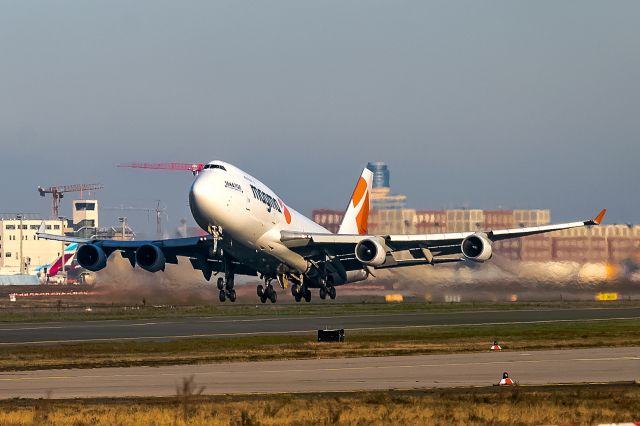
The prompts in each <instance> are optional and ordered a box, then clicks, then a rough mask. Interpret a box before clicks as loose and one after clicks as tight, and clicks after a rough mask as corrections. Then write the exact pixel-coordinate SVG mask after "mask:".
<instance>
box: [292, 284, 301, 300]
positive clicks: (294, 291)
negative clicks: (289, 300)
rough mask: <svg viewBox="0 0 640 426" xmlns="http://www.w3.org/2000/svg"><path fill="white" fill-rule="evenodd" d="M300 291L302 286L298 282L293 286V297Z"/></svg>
mask: <svg viewBox="0 0 640 426" xmlns="http://www.w3.org/2000/svg"><path fill="white" fill-rule="evenodd" d="M299 291H300V286H298V284H294V285H292V286H291V295H292V296H293V297H296V296H297V294H298V292H299Z"/></svg>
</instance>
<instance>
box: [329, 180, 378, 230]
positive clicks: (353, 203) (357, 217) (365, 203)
mask: <svg viewBox="0 0 640 426" xmlns="http://www.w3.org/2000/svg"><path fill="white" fill-rule="evenodd" d="M372 182H373V172H372V171H371V170H369V169H364V170H363V171H362V175H361V176H360V179H358V183H357V184H356V188H355V189H354V190H353V195H352V196H351V199H350V200H349V205H348V206H347V211H346V212H345V213H344V218H343V219H342V223H341V224H340V229H339V230H338V234H360V235H364V234H366V233H367V225H368V223H369V206H370V204H371V200H370V197H371V184H372Z"/></svg>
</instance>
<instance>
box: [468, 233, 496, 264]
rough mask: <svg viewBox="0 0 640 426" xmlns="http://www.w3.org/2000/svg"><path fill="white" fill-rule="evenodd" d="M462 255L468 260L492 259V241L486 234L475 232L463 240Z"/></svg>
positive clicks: (481, 260) (482, 260)
mask: <svg viewBox="0 0 640 426" xmlns="http://www.w3.org/2000/svg"><path fill="white" fill-rule="evenodd" d="M461 249H462V255H463V256H464V257H465V259H467V260H472V261H474V262H484V261H485V260H489V259H491V256H492V254H493V252H492V250H491V241H490V240H489V239H488V238H487V236H486V235H485V234H473V235H469V236H468V237H467V238H465V239H464V240H462V244H461Z"/></svg>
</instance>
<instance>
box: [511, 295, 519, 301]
mask: <svg viewBox="0 0 640 426" xmlns="http://www.w3.org/2000/svg"><path fill="white" fill-rule="evenodd" d="M509 300H510V301H512V302H517V301H518V295H517V294H512V295H511V296H510V297H509Z"/></svg>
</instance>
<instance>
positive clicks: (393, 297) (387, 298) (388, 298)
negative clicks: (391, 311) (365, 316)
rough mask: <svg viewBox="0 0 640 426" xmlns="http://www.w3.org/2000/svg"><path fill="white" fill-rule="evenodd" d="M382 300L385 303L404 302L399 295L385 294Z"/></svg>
mask: <svg viewBox="0 0 640 426" xmlns="http://www.w3.org/2000/svg"><path fill="white" fill-rule="evenodd" d="M384 300H385V301H386V302H387V303H394V302H395V303H400V302H402V301H403V300H404V297H402V295H401V294H387V295H386V296H384Z"/></svg>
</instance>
